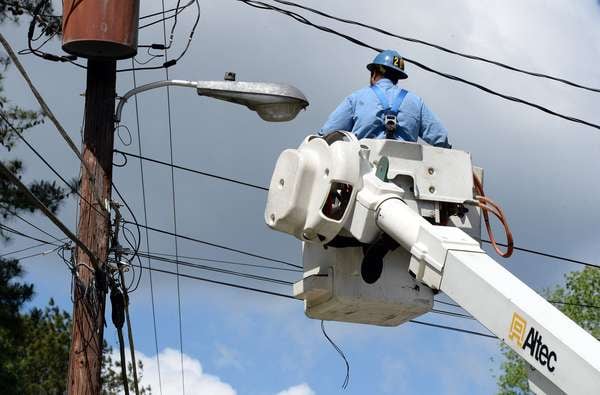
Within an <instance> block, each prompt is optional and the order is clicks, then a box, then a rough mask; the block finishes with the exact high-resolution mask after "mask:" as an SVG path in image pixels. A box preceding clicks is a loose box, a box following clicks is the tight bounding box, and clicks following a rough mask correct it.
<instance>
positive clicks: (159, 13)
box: [139, 0, 195, 47]
mask: <svg viewBox="0 0 600 395" xmlns="http://www.w3.org/2000/svg"><path fill="white" fill-rule="evenodd" d="M194 1H195V0H190V1H189V2H187V3H186V4H185V5H184V6H183V7H179V6H177V7H176V8H170V9H168V10H166V11H164V13H163V11H157V12H153V13H151V14H147V15H144V16H141V17H140V20H143V19H148V18H153V17H155V16H158V15H164V14H166V13H169V12H173V11H175V12H174V13H173V15H169V16H167V17H164V18H161V19H157V20H155V21H152V22H149V23H147V24H145V25H141V26H140V27H139V29H144V28H146V27H149V26H152V25H155V24H157V23H161V22H163V21H168V20H169V19H173V18H175V17H176V15H179V14H181V13H182V12H183V11H184V10H185V9H186V8H188V7H189V6H191V5H192V4H193V3H194ZM142 47H143V46H142Z"/></svg>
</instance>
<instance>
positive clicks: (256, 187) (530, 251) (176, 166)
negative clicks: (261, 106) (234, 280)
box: [114, 0, 600, 268]
mask: <svg viewBox="0 0 600 395" xmlns="http://www.w3.org/2000/svg"><path fill="white" fill-rule="evenodd" d="M240 1H241V0H240ZM114 152H116V153H119V154H122V155H124V156H131V157H133V158H137V159H140V160H144V161H147V162H152V163H156V164H159V165H164V166H169V167H173V168H175V169H179V170H183V171H188V172H190V173H195V174H200V175H203V176H206V177H212V178H216V179H219V180H222V181H228V182H232V183H235V184H239V185H244V186H247V187H250V188H255V189H260V190H263V191H268V190H269V188H266V187H263V186H260V185H256V184H250V183H247V182H244V181H240V180H236V179H233V178H227V177H222V176H218V175H216V174H212V173H208V172H204V171H200V170H195V169H191V168H188V167H183V166H179V165H171V164H169V163H168V162H163V161H160V160H157V159H153V158H149V157H146V156H141V155H136V154H133V153H130V152H125V151H121V150H117V149H116V150H114ZM481 241H482V242H484V243H490V241H489V240H485V239H482V240H481ZM497 244H498V245H500V246H504V247H506V244H502V243H497ZM514 249H515V250H518V251H522V252H528V253H531V254H537V255H541V256H545V257H549V258H554V259H558V260H563V261H567V262H571V263H577V264H581V265H585V266H590V267H596V268H600V265H595V264H593V263H589V262H585V261H580V260H576V259H571V258H565V257H561V256H558V255H553V254H548V253H544V252H540V251H535V250H531V249H527V248H523V247H516V246H515V247H514Z"/></svg>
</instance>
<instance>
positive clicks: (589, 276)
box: [497, 267, 600, 395]
mask: <svg viewBox="0 0 600 395" xmlns="http://www.w3.org/2000/svg"><path fill="white" fill-rule="evenodd" d="M546 294H547V299H548V300H550V301H552V302H560V303H556V305H557V307H558V308H559V309H560V310H561V311H562V312H563V313H565V315H567V316H568V317H569V318H571V319H572V320H573V321H575V322H576V323H577V324H579V325H580V326H581V327H582V328H583V329H585V330H586V331H588V332H589V333H591V334H592V336H594V337H595V338H596V339H599V340H600V269H595V268H591V267H586V268H585V269H583V270H582V271H579V272H571V273H567V274H566V275H565V286H564V287H559V286H557V287H556V288H554V289H553V290H549V291H548V292H546ZM501 352H502V354H503V356H504V361H503V362H502V363H501V365H500V370H501V374H500V375H499V376H498V377H497V383H498V393H499V394H501V395H508V394H518V395H521V394H530V393H531V392H530V391H529V384H528V381H527V363H526V362H525V361H524V360H523V359H522V358H521V357H519V356H518V355H517V354H516V353H515V352H514V351H512V350H511V349H510V348H509V347H508V346H506V345H505V344H502V345H501Z"/></svg>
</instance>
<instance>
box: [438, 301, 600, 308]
mask: <svg viewBox="0 0 600 395" xmlns="http://www.w3.org/2000/svg"><path fill="white" fill-rule="evenodd" d="M435 301H436V302H438V303H442V304H446V305H448V306H453V307H458V308H462V307H461V306H460V305H458V304H456V303H450V302H442V301H440V300H437V299H436V300H435ZM546 301H547V302H548V303H552V304H560V305H566V306H577V307H584V308H588V309H600V306H597V305H592V304H582V303H571V302H561V301H559V300H551V299H547V300H546Z"/></svg>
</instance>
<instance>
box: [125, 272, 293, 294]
mask: <svg viewBox="0 0 600 395" xmlns="http://www.w3.org/2000/svg"><path fill="white" fill-rule="evenodd" d="M134 266H137V265H134ZM149 270H152V271H154V272H158V273H164V274H171V275H173V276H179V277H184V278H189V279H192V280H199V281H204V282H208V283H212V284H218V285H224V286H226V287H232V288H238V289H245V290H247V291H253V292H259V293H263V294H267V295H273V296H279V297H282V298H287V299H293V300H298V299H296V298H294V297H293V296H291V295H287V294H282V293H279V292H273V291H268V290H264V289H259V288H253V287H247V286H245V285H239V284H233V283H228V282H225V281H218V280H213V279H210V278H206V277H199V276H194V275H191V274H187V273H179V274H177V273H176V272H172V271H169V270H164V269H158V268H156V267H153V268H152V269H149Z"/></svg>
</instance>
